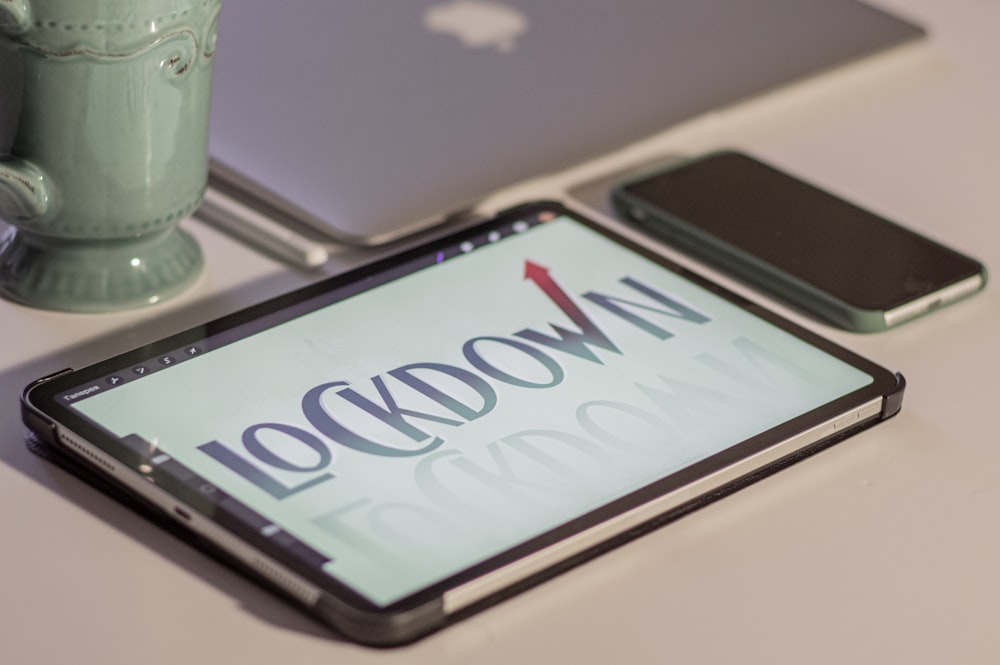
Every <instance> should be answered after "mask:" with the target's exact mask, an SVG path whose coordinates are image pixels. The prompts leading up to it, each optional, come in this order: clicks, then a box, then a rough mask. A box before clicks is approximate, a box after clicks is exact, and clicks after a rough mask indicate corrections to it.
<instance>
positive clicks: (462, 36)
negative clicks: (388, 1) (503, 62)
mask: <svg viewBox="0 0 1000 665" xmlns="http://www.w3.org/2000/svg"><path fill="white" fill-rule="evenodd" d="M424 27H426V28H427V29H428V30H430V31H431V32H437V33H443V34H446V35H452V36H454V37H457V38H458V39H459V40H460V41H461V42H462V43H463V44H464V45H465V46H468V47H471V48H487V47H493V48H495V49H496V50H497V51H499V52H501V53H511V52H513V50H514V47H515V46H516V42H517V38H518V37H520V36H521V35H522V34H524V33H525V31H527V29H528V19H527V17H526V16H525V15H524V14H523V13H521V12H520V11H518V10H517V9H514V8H513V7H509V6H507V5H504V4H501V3H499V2H492V1H491V0H451V1H450V2H444V3H441V4H437V5H432V6H431V7H429V8H428V9H427V11H426V12H424Z"/></svg>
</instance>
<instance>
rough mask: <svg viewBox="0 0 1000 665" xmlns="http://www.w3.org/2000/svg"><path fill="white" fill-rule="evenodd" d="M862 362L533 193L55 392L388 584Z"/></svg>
mask: <svg viewBox="0 0 1000 665" xmlns="http://www.w3.org/2000/svg"><path fill="white" fill-rule="evenodd" d="M181 341H183V343H181ZM872 381H873V377H872V376H871V375H870V374H869V373H868V372H866V371H862V370H861V369H859V368H858V367H856V366H854V365H853V364H851V363H849V362H846V361H845V360H842V359H840V358H839V357H837V355H834V354H833V353H831V352H828V351H826V350H822V349H820V348H818V347H817V346H814V345H812V344H810V343H807V342H806V341H803V340H802V339H800V338H799V337H798V336H796V335H794V334H792V333H790V332H787V331H786V330H784V329H783V328H782V327H779V326H778V325H776V324H774V323H771V322H769V321H768V320H765V319H764V318H760V317H758V316H756V315H755V314H753V313H751V312H749V311H748V310H747V309H746V308H745V307H743V306H741V304H740V303H739V302H737V301H735V300H734V299H733V298H731V297H723V296H722V295H719V294H718V293H717V292H716V290H713V288H711V287H710V286H707V285H705V284H702V283H700V282H698V281H692V280H691V279H688V278H687V277H686V276H684V275H683V274H680V273H678V272H676V271H674V270H672V269H669V268H668V267H667V266H665V265H662V262H661V261H659V260H655V259H654V258H653V257H651V256H648V255H644V254H643V253H640V252H638V251H636V250H635V249H634V248H629V247H627V246H625V245H623V244H621V243H620V242H617V241H616V240H614V239H612V238H610V237H608V236H607V235H606V234H605V233H603V232H602V231H600V230H598V229H595V228H592V227H591V226H590V225H588V224H585V223H583V222H581V221H579V220H577V219H576V218H575V217H573V216H571V215H569V214H567V213H565V212H563V213H554V212H551V211H546V210H545V209H541V210H540V211H537V212H531V213H526V214H525V215H524V216H522V217H515V218H512V219H508V220H506V221H505V222H504V223H503V224H499V225H493V226H491V227H488V228H484V229H482V230H481V231H479V232H477V233H476V234H473V235H469V236H466V237H464V238H463V239H461V240H460V241H456V242H454V243H452V244H448V245H439V246H437V247H434V248H433V249H431V250H428V251H424V252H421V253H417V254H416V255H411V256H408V257H406V259H405V260H404V261H402V262H397V263H393V264H391V265H388V266H382V267H381V268H380V269H379V270H377V271H374V272H372V271H369V272H368V273H366V274H364V275H363V276H362V277H361V278H360V279H359V278H352V279H350V280H347V281H344V282H335V283H333V285H331V286H328V287H323V288H320V289H317V290H315V293H314V294H312V295H311V296H310V297H309V298H305V299H303V300H301V301H298V302H294V303H292V304H291V305H289V306H286V307H281V308H277V309H275V310H274V311H270V312H265V313H263V314H262V315H261V316H259V317H257V316H255V317H253V318H251V319H249V320H243V321H241V322H240V323H239V324H238V325H227V326H224V327H223V328H221V329H213V328H208V329H207V330H206V332H205V333H204V335H203V336H202V337H200V338H193V337H191V336H190V335H189V336H187V337H185V338H183V340H182V339H181V338H178V341H177V345H176V346H175V347H172V348H166V349H164V348H157V350H156V352H155V355H151V356H149V357H145V358H144V357H142V356H139V355H136V354H131V355H129V356H128V358H127V361H123V362H119V363H118V364H112V365H107V366H104V368H103V369H101V370H100V372H98V373H94V374H93V376H91V377H90V378H89V379H88V380H87V381H86V382H83V381H81V382H80V383H78V384H76V385H74V386H73V387H71V388H66V389H63V390H61V391H60V393H59V394H58V395H57V396H56V399H57V400H58V401H59V402H61V403H63V404H65V405H67V406H68V407H69V409H70V410H71V411H73V412H75V413H77V414H80V415H82V416H84V417H85V418H86V419H88V420H89V421H92V423H96V424H97V425H98V426H99V427H100V428H101V429H102V430H105V431H107V432H110V433H111V434H112V435H113V436H114V438H116V439H120V440H121V441H124V442H126V443H127V444H128V445H131V446H133V447H136V448H138V449H144V450H146V454H145V457H144V459H145V460H146V461H145V462H144V464H145V465H146V466H147V467H151V466H156V467H160V468H161V469H162V470H165V471H164V472H167V471H169V472H171V473H173V474H174V475H175V476H176V477H177V478H178V479H179V480H180V481H182V482H185V483H188V484H190V485H192V486H193V487H197V488H198V489H199V490H200V491H203V492H205V493H209V494H214V495H215V496H217V497H225V498H226V499H227V500H228V501H229V502H230V503H231V504H238V505H240V506H242V507H243V508H244V509H249V510H248V511H246V512H247V514H252V515H254V516H255V519H258V520H259V521H258V522H256V523H257V524H258V527H259V530H260V533H261V534H262V535H263V536H264V537H273V538H275V539H284V540H282V541H281V542H285V543H287V544H288V545H289V547H292V546H295V547H299V548H300V549H301V550H302V551H307V552H309V553H310V555H311V556H313V557H315V558H316V560H317V564H318V566H319V567H320V568H321V569H322V571H323V572H324V573H325V574H326V575H329V576H330V577H331V578H332V579H334V580H336V581H338V582H339V583H342V584H345V585H347V586H348V587H350V588H351V589H353V590H354V591H355V592H357V593H358V594H360V595H361V596H363V597H364V598H366V599H367V600H369V601H370V602H372V603H373V604H375V605H378V606H387V605H390V604H392V603H394V602H396V601H398V600H400V599H402V598H405V597H407V596H409V595H411V594H413V593H415V592H417V591H419V590H421V589H424V588H426V587H428V586H430V585H433V584H435V583H437V582H440V581H441V580H444V579H446V578H448V577H450V576H452V575H455V574H456V573H459V572H461V571H464V570H467V569H469V568H470V567H472V566H474V565H476V564H477V563H480V562H483V561H487V560H489V559H490V558H491V557H495V556H496V555H498V554H500V553H503V552H505V551H508V550H510V549H511V548H512V547H514V546H516V545H518V544H520V543H524V542H526V541H529V540H531V539H532V538H536V537H538V536H540V535H543V534H546V533H550V532H552V531H553V530H554V529H557V528H559V527H560V526H561V525H565V524H567V523H569V522H571V521H573V520H576V519H578V518H580V517H581V516H585V515H588V514H590V513H592V512H593V511H596V510H598V509H601V508H602V507H604V506H607V505H609V504H613V503H614V502H615V501H616V500H618V499H620V498H621V497H625V496H627V495H629V494H631V493H634V492H636V491H638V490H640V489H641V488H644V487H648V486H650V485H651V484H654V483H657V482H663V481H664V479H669V478H671V477H673V476H675V475H676V474H677V473H678V472H679V471H681V470H683V469H686V468H690V467H691V465H692V464H696V463H698V462H701V461H704V460H708V459H711V458H713V456H718V455H720V454H721V453H723V452H724V451H727V450H729V449H731V448H732V447H733V446H734V445H736V444H739V443H741V442H745V441H747V440H749V439H752V438H753V437H755V436H758V435H760V434H761V433H764V432H768V431H769V430H772V428H775V427H777V426H779V425H782V424H783V423H787V422H788V421H790V420H793V419H795V418H798V417H800V416H802V415H803V414H807V413H809V412H812V411H814V410H816V409H818V408H820V407H823V406H824V405H827V404H829V403H831V402H833V401H835V400H837V399H838V398H841V397H842V396H844V395H846V394H849V393H851V392H854V391H856V390H858V389H861V388H863V387H864V386H867V385H869V384H871V383H872ZM171 470H172V471H171Z"/></svg>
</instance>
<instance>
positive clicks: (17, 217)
mask: <svg viewBox="0 0 1000 665" xmlns="http://www.w3.org/2000/svg"><path fill="white" fill-rule="evenodd" d="M0 2H3V0H0ZM51 202H52V196H51V192H50V187H49V179H48V178H47V177H46V176H45V173H44V172H43V171H42V170H41V169H40V168H38V167H37V166H35V165H34V164H32V163H31V162H29V161H27V160H25V159H20V158H18V157H10V158H8V159H0V217H3V218H5V219H7V220H8V221H11V222H28V221H31V220H34V219H37V218H38V217H41V216H42V215H44V214H45V212H46V211H47V210H48V209H49V207H50V206H51Z"/></svg>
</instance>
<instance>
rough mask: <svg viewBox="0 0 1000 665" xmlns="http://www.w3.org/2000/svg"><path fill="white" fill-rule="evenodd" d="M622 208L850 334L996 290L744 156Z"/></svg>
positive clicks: (936, 251) (636, 189) (696, 162)
mask: <svg viewBox="0 0 1000 665" xmlns="http://www.w3.org/2000/svg"><path fill="white" fill-rule="evenodd" d="M612 202H613V205H614V207H615V209H616V210H617V211H618V213H619V214H620V215H622V216H624V217H625V218H627V219H630V220H632V221H634V222H637V223H638V224H640V225H642V226H643V227H645V228H647V229H649V230H651V231H653V232H654V233H655V234H656V235H658V236H660V237H662V238H664V239H665V240H666V241H667V242H668V243H670V244H672V245H674V246H675V247H677V248H678V249H681V250H682V251H685V252H687V253H690V254H692V255H693V256H695V257H697V258H698V259H700V260H702V261H704V262H706V263H708V264H710V265H711V266H713V267H716V268H719V269H720V270H722V271H725V272H728V273H730V274H732V275H734V276H736V277H738V278H740V279H742V280H744V281H746V282H748V283H750V284H752V285H753V286H756V287H758V288H760V289H761V290H763V291H765V292H767V293H769V294H771V295H773V296H775V297H776V298H778V299H781V300H783V301H785V302H787V303H790V304H792V305H794V306H797V307H799V308H801V309H802V310H804V311H806V312H808V313H810V314H812V315H814V316H816V317H818V318H820V319H823V320H824V321H826V322H828V323H831V324H834V325H836V326H838V327H841V328H845V329H847V330H852V331H857V332H873V331H879V330H884V329H886V328H889V327H892V326H895V325H898V324H900V323H903V322H904V321H908V320H910V319H913V318H915V317H918V316H920V315H922V314H925V313H927V312H930V311H933V310H935V309H937V308H939V307H941V306H942V305H945V304H947V303H950V302H953V301H955V300H958V299H960V298H963V297H966V296H969V295H971V294H973V293H975V292H976V291H979V290H980V289H982V288H983V287H984V286H985V284H986V271H985V269H984V267H983V265H982V264H980V263H979V262H978V261H976V260H974V259H972V258H969V257H968V256H965V255H963V254H960V253H959V252H956V251H955V250H953V249H950V248H948V247H945V246H943V245H941V244H939V243H937V242H934V241H932V240H930V239H928V238H926V237H924V236H921V235H920V234H918V233H915V232H913V231H911V230H909V229H906V228H904V227H902V226H900V225H898V224H896V223H893V222H891V221H889V220H887V219H885V218H883V217H880V216H879V215H876V214H874V213H872V212H870V211H868V210H865V209H863V208H861V207H859V206H857V205H854V204H852V203H850V202H848V201H845V200H844V199H842V198H839V197H837V196H834V195H833V194H830V193H828V192H826V191H824V190H822V189H820V188H819V187H816V186H814V185H811V184H809V183H806V182H803V181H802V180H800V179H798V178H795V177H793V176H791V175H789V174H787V173H784V172H782V171H780V170H778V169H776V168H774V167H773V166H770V165H768V164H765V163H763V162H761V161H759V160H757V159H755V158H753V157H751V156H749V155H746V154H743V153H740V152H736V151H720V152H713V153H710V154H708V155H705V156H701V157H697V158H695V159H690V160H685V161H682V162H680V163H679V164H677V165H675V166H672V167H670V168H667V169H665V170H662V171H660V172H658V173H654V174H652V175H646V176H643V177H640V178H637V179H632V180H630V181H628V182H625V183H622V184H620V185H619V186H617V187H616V188H615V189H614V191H613V194H612Z"/></svg>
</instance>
